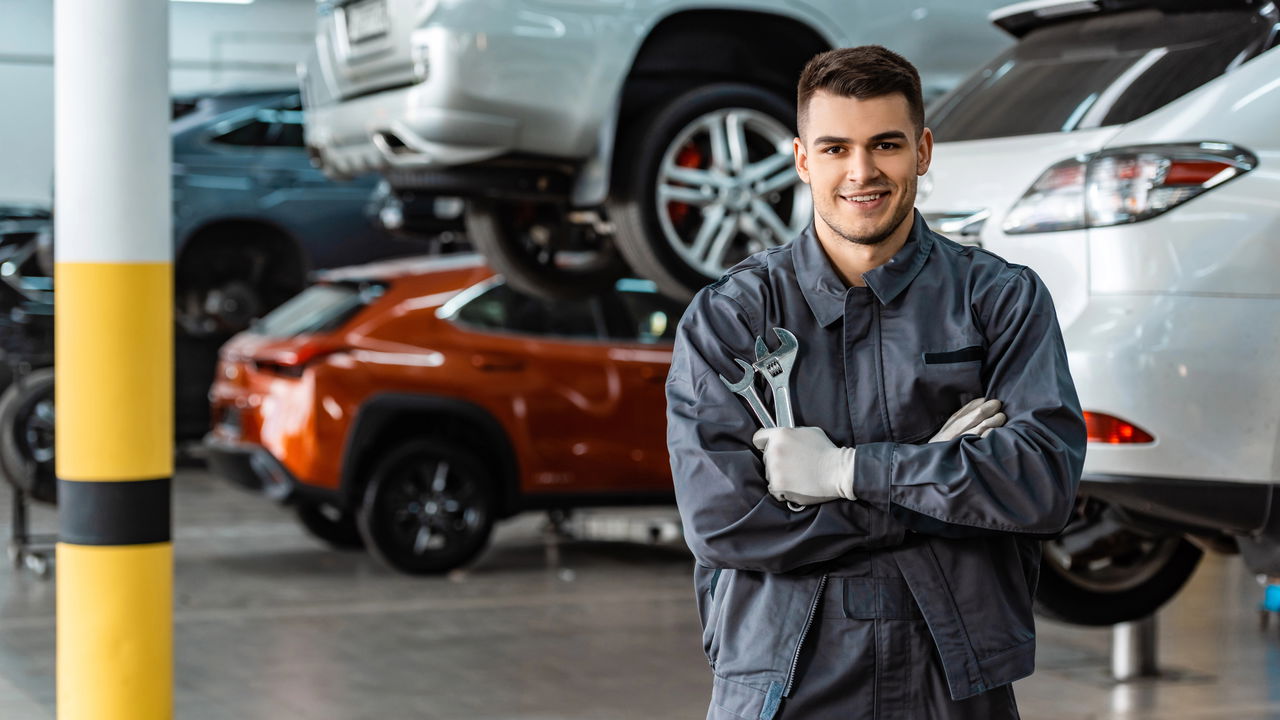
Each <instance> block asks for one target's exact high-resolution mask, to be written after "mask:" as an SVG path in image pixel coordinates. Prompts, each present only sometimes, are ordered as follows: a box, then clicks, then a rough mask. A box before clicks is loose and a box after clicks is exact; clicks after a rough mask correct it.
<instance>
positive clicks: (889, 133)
mask: <svg viewBox="0 0 1280 720" xmlns="http://www.w3.org/2000/svg"><path fill="white" fill-rule="evenodd" d="M906 139H907V134H906V133H904V132H902V131H901V130H886V131H885V132H882V133H876V134H875V135H872V136H871V137H870V138H868V139H867V142H868V143H870V144H874V143H878V142H884V141H885V140H906ZM813 144H814V145H852V144H853V140H851V139H850V138H847V137H836V136H834V135H823V136H822V137H819V138H818V139H816V140H814V141H813Z"/></svg>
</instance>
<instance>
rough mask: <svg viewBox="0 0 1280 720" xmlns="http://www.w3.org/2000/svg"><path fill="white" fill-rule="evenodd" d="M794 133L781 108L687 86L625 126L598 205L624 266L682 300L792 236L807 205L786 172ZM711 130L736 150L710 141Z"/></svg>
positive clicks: (756, 91)
mask: <svg viewBox="0 0 1280 720" xmlns="http://www.w3.org/2000/svg"><path fill="white" fill-rule="evenodd" d="M794 128H795V106H794V105H793V104H792V103H791V102H789V101H787V100H786V99H784V98H783V97H782V96H780V95H778V94H776V93H774V92H771V91H769V90H766V89H764V88H761V87H757V86H754V85H745V84H740V83H717V84H713V85H704V86H702V87H698V88H695V89H693V90H690V91H688V92H686V93H684V94H682V95H680V96H678V97H676V98H675V99H674V100H672V101H671V102H670V103H668V104H667V105H666V106H664V107H662V108H661V109H659V110H657V111H656V112H655V113H653V114H651V115H649V116H648V117H646V118H644V119H641V120H639V121H637V122H635V123H634V124H632V125H630V126H629V127H627V128H626V129H625V130H624V131H623V133H622V135H621V137H620V139H619V143H618V151H617V152H616V153H615V154H614V159H613V168H614V171H613V182H612V187H611V190H610V200H609V204H608V211H609V219H610V220H611V221H612V222H613V226H614V230H615V242H616V243H617V245H618V249H619V251H620V252H621V253H622V255H623V257H624V258H625V259H626V261H627V263H628V264H629V265H630V266H631V267H632V268H633V269H634V270H635V271H636V273H638V274H639V275H642V276H644V277H647V278H649V279H650V280H653V281H654V282H655V283H657V285H658V288H659V290H661V291H662V292H663V293H664V294H666V295H669V296H671V297H673V298H676V299H682V300H687V299H689V298H692V297H693V294H694V293H695V292H697V290H698V289H699V288H701V287H703V286H705V285H707V284H708V283H710V282H712V281H714V280H716V279H717V278H719V277H720V276H721V275H723V274H724V271H725V270H727V269H728V268H730V267H732V266H733V265H735V264H737V263H738V262H739V261H741V260H742V259H744V258H745V257H747V256H748V255H751V254H752V253H755V252H758V251H760V250H764V249H766V248H769V247H776V246H779V245H783V244H785V243H787V242H789V241H790V240H791V239H792V238H794V237H795V236H796V235H797V234H799V232H800V231H801V230H803V229H804V228H805V226H806V225H808V224H809V222H810V221H811V220H812V215H813V203H812V196H811V195H810V194H809V191H808V188H806V187H804V184H803V183H802V182H801V181H800V179H799V177H798V176H797V175H796V173H795V170H794V167H795V164H794V159H793V158H794V152H793V149H792V141H793V139H794V137H795V130H794ZM720 132H723V133H724V137H725V138H726V139H728V140H732V139H734V138H737V139H738V142H732V143H731V142H725V143H713V142H712V138H713V136H714V137H719V133H720ZM715 147H720V148H722V150H721V151H716V150H715ZM677 170H679V172H681V173H682V175H681V176H679V177H673V173H675V172H677ZM692 173H696V174H692ZM757 173H761V174H760V177H756V174H757ZM703 180H705V181H706V182H705V183H702V181H703ZM700 183H701V184H700ZM659 186H661V187H663V188H666V193H667V194H666V198H665V202H661V201H660V197H659V190H658V188H659ZM671 193H679V195H673V194H671ZM677 198H679V199H677ZM681 199H682V200H685V201H684V202H682V201H681ZM759 203H762V204H763V206H764V207H761V205H760V204H759ZM699 207H701V210H700V211H699Z"/></svg>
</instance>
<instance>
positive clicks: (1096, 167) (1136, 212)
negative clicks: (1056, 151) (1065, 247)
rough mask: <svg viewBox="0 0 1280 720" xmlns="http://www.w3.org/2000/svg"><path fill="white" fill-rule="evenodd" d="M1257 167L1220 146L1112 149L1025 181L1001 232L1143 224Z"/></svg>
mask: <svg viewBox="0 0 1280 720" xmlns="http://www.w3.org/2000/svg"><path fill="white" fill-rule="evenodd" d="M1257 165H1258V158H1257V156H1255V155H1254V154H1253V153H1251V152H1249V151H1248V150H1245V149H1243V148H1239V147H1236V146H1235V145H1231V144H1230V143H1221V142H1202V143H1196V144H1190V143H1189V144H1177V145H1142V146H1135V147H1123V148H1112V149H1108V150H1103V151H1101V152H1098V153H1096V154H1094V155H1091V156H1080V157H1075V158H1071V159H1068V160H1063V161H1062V162H1059V163H1055V164H1054V165H1052V166H1050V167H1049V169H1048V170H1045V171H1044V173H1042V174H1041V175H1040V177H1039V178H1037V179H1036V181H1035V182H1034V183H1032V185H1031V187H1030V188H1029V189H1028V190H1027V192H1026V193H1024V194H1023V196H1022V198H1021V199H1019V200H1018V202H1017V203H1016V204H1015V205H1014V206H1013V209H1012V210H1010V211H1009V214H1008V215H1007V216H1006V217H1005V221H1004V231H1005V232H1006V233H1009V234H1011V235H1017V234H1021V233H1041V232H1054V231H1057V230H1079V229H1081V228H1085V227H1106V226H1108V225H1122V224H1124V223H1132V222H1138V221H1140V220H1146V219H1148V218H1152V217H1155V216H1156V215H1159V214H1161V213H1163V212H1165V211H1167V210H1169V209H1170V208H1173V207H1176V206H1178V205H1181V204H1182V203H1184V202H1186V201H1188V200H1190V199H1191V198H1193V197H1195V196H1197V195H1200V194H1201V193H1204V192H1205V191H1207V190H1210V189H1212V188H1215V187H1217V186H1219V185H1221V184H1222V183H1224V182H1226V181H1228V180H1230V179H1232V178H1234V177H1238V176H1240V175H1242V174H1244V173H1246V172H1248V171H1250V170H1252V169H1253V168H1255V167H1257Z"/></svg>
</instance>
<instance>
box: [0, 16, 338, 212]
mask: <svg viewBox="0 0 1280 720" xmlns="http://www.w3.org/2000/svg"><path fill="white" fill-rule="evenodd" d="M314 17H315V2H314V0H255V2H253V3H252V4H250V5H223V4H211V3H187V2H175V3H171V4H170V30H169V33H170V48H171V49H170V63H171V64H170V75H169V77H170V88H171V90H172V91H173V92H174V93H186V92H196V91H204V90H220V89H230V88H238V87H277V86H287V85H292V84H294V83H295V82H296V80H295V72H296V71H295V67H296V65H297V63H298V62H299V61H300V60H302V59H303V58H304V57H305V54H306V51H307V49H308V48H309V46H310V42H311V30H312V27H313V25H314ZM91 121H92V118H86V122H91ZM52 177H53V0H0V203H3V202H9V201H19V202H36V203H40V204H48V203H49V202H50V200H51V198H52V188H51V185H50V183H51V182H52Z"/></svg>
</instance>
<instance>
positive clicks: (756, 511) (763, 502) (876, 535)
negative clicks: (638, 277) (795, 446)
mask: <svg viewBox="0 0 1280 720" xmlns="http://www.w3.org/2000/svg"><path fill="white" fill-rule="evenodd" d="M755 326H756V323H754V322H752V321H751V318H750V316H749V314H748V313H747V312H746V310H745V309H744V308H743V307H742V305H740V304H739V303H738V301H737V300H735V299H733V298H732V297H729V296H728V295H725V294H723V293H721V292H719V291H718V290H717V286H716V285H713V286H710V287H708V288H704V289H703V290H702V291H700V292H699V293H698V295H697V296H696V297H695V298H694V300H693V302H692V303H691V304H690V306H689V309H688V310H687V311H686V312H685V314H684V316H683V318H682V319H681V321H680V325H679V327H678V330H677V333H676V341H675V348H674V351H673V355H672V363H671V371H670V372H669V373H668V375H667V385H666V393H667V448H668V450H669V451H670V457H671V474H672V477H673V479H674V481H675V490H676V502H677V504H678V505H679V509H680V517H681V520H682V522H683V524H684V532H685V540H686V542H688V544H689V548H690V549H691V550H692V551H693V554H694V557H695V558H696V559H697V560H698V561H699V562H701V563H702V564H704V565H708V566H711V567H721V568H733V569H737V570H755V571H761V572H770V573H784V572H788V571H792V570H798V569H801V568H803V567H804V566H806V565H810V564H813V563H817V562H822V561H826V560H831V559H834V558H837V557H840V556H841V555H844V554H845V553H847V552H849V551H851V550H855V549H859V548H872V547H888V546H892V545H897V544H899V543H900V542H901V541H902V537H903V533H904V532H905V529H904V528H903V527H902V526H901V525H900V524H899V523H897V522H895V521H894V520H893V519H892V518H891V517H890V516H889V514H888V512H886V511H885V508H883V507H881V508H874V507H872V506H870V505H868V504H866V503H857V502H848V501H835V502H829V503H823V504H820V505H817V506H811V507H808V508H805V509H804V510H802V511H799V512H793V511H792V510H790V509H788V508H787V506H786V505H785V504H783V503H780V502H778V501H777V500H774V499H773V497H772V496H770V495H769V494H768V483H767V481H766V479H765V472H764V464H763V462H762V461H761V458H760V453H759V451H757V450H756V449H755V447H754V446H753V445H752V444H751V436H752V435H753V434H754V433H755V431H756V430H757V429H759V424H758V421H757V420H756V418H755V416H754V415H753V414H752V413H751V411H750V410H748V408H747V406H746V403H745V402H744V401H743V400H742V398H740V397H738V396H737V395H735V394H734V393H732V392H731V391H730V390H729V389H728V388H727V387H726V386H725V384H724V383H723V382H722V381H721V380H720V378H719V375H720V374H723V375H724V376H725V377H727V378H729V379H731V380H738V379H740V378H741V377H742V370H741V369H739V367H738V366H737V365H736V364H735V363H734V361H733V359H734V358H735V357H736V358H743V359H749V358H752V357H754V350H753V347H754V339H755V336H756V335H757V334H758V332H759V331H758V330H756V329H754V328H755Z"/></svg>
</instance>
